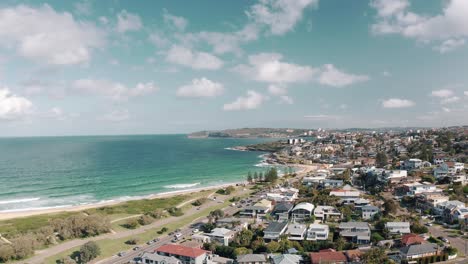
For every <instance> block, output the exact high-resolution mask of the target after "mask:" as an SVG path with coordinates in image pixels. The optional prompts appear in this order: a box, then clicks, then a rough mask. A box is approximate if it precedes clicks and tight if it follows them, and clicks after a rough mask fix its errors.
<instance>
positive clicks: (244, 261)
mask: <svg viewBox="0 0 468 264" xmlns="http://www.w3.org/2000/svg"><path fill="white" fill-rule="evenodd" d="M236 263H238V264H266V263H268V262H267V259H266V258H265V255H263V254H245V255H239V256H237V260H236Z"/></svg>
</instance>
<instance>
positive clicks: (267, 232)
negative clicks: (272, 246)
mask: <svg viewBox="0 0 468 264" xmlns="http://www.w3.org/2000/svg"><path fill="white" fill-rule="evenodd" d="M287 227H288V223H287V222H270V223H269V224H268V227H267V228H265V229H264V230H263V234H264V236H263V238H264V239H265V240H270V241H271V240H279V238H280V236H281V235H282V234H284V232H285V231H286V229H287Z"/></svg>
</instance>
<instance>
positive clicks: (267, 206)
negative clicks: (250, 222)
mask: <svg viewBox="0 0 468 264" xmlns="http://www.w3.org/2000/svg"><path fill="white" fill-rule="evenodd" d="M271 209H272V203H271V201H268V200H266V199H262V200H260V201H258V202H257V203H255V204H254V205H251V206H247V207H245V208H244V209H242V211H240V212H239V215H240V216H244V217H252V218H253V217H264V216H265V215H266V214H267V213H269V212H270V211H271Z"/></svg>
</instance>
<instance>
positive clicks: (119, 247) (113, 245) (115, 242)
mask: <svg viewBox="0 0 468 264" xmlns="http://www.w3.org/2000/svg"><path fill="white" fill-rule="evenodd" d="M245 196H247V195H245ZM229 204H230V202H229V201H228V199H226V201H225V202H224V203H221V204H216V205H213V206H211V207H209V208H206V209H204V210H201V211H199V212H197V213H195V214H191V215H183V216H181V217H179V218H178V219H177V220H174V221H173V222H171V223H170V224H167V225H164V227H166V228H168V231H167V232H166V233H165V234H161V235H160V234H158V233H157V232H158V231H159V230H161V228H162V226H160V227H156V228H153V229H150V230H148V231H146V232H144V233H142V234H139V235H134V236H128V237H124V238H119V239H103V240H98V241H96V243H97V244H98V245H99V246H100V247H101V255H100V256H99V257H98V259H97V260H100V259H105V258H108V257H111V256H113V255H115V254H116V253H118V252H120V251H125V250H129V249H130V248H132V247H134V246H130V245H126V244H125V241H127V240H129V239H130V238H138V239H139V240H140V243H141V244H143V243H145V242H147V241H149V240H151V239H154V238H156V237H159V236H164V235H166V234H167V233H169V232H171V231H174V230H176V229H178V228H181V227H183V226H186V225H188V224H190V223H192V222H193V221H194V220H196V219H198V218H200V217H204V216H207V215H208V214H209V213H210V212H211V211H213V210H216V209H222V208H225V207H227V206H229ZM184 207H185V206H184ZM77 250H79V247H76V248H72V249H70V250H67V251H64V252H62V253H60V254H58V255H55V256H52V257H49V258H47V259H46V261H45V264H55V263H56V260H58V259H61V258H64V257H66V256H69V255H71V254H72V253H73V252H75V251H77Z"/></svg>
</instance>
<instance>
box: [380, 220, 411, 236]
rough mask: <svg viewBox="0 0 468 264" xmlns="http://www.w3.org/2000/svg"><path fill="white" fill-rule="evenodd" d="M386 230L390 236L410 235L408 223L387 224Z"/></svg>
mask: <svg viewBox="0 0 468 264" xmlns="http://www.w3.org/2000/svg"><path fill="white" fill-rule="evenodd" d="M385 228H386V229H387V230H388V232H389V233H390V234H409V233H411V230H410V223H408V222H387V223H385Z"/></svg>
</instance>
